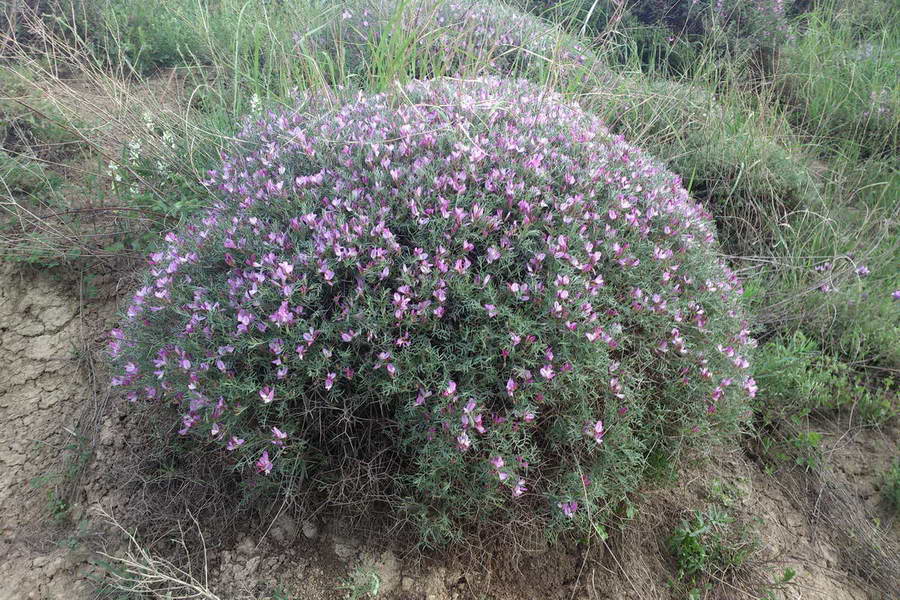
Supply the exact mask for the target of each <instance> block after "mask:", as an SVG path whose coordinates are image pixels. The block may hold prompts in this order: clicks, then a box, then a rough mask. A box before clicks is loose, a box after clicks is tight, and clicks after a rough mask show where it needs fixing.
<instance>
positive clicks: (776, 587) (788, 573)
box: [762, 567, 797, 600]
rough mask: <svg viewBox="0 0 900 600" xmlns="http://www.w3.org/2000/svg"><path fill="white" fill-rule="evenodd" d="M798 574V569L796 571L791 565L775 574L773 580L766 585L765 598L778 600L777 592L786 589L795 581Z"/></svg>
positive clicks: (766, 599) (764, 599)
mask: <svg viewBox="0 0 900 600" xmlns="http://www.w3.org/2000/svg"><path fill="white" fill-rule="evenodd" d="M796 576H797V571H795V570H794V569H792V568H791V567H785V569H784V571H782V572H781V573H778V574H777V575H775V577H773V578H772V582H771V583H769V584H768V585H766V586H765V588H764V589H763V590H762V592H763V596H762V598H763V600H777V596H776V595H775V592H776V591H783V590H786V589H787V588H788V587H789V586H790V585H791V583H792V582H793V581H794V578H795V577H796ZM782 597H783V598H786V597H787V595H784V596H782Z"/></svg>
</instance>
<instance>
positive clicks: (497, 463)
mask: <svg viewBox="0 0 900 600" xmlns="http://www.w3.org/2000/svg"><path fill="white" fill-rule="evenodd" d="M490 463H491V464H492V465H494V468H495V469H502V468H503V465H504V464H505V463H504V462H503V457H502V456H495V457H494V458H492V459H491V460H490Z"/></svg>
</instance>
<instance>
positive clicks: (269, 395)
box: [259, 385, 275, 404]
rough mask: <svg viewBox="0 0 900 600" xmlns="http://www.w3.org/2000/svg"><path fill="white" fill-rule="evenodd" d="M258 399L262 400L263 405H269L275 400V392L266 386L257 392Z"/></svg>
mask: <svg viewBox="0 0 900 600" xmlns="http://www.w3.org/2000/svg"><path fill="white" fill-rule="evenodd" d="M259 397H260V398H262V401H263V404H269V403H270V402H272V400H274V399H275V390H274V389H273V388H272V387H270V386H268V385H267V386H265V387H264V388H263V389H261V390H259Z"/></svg>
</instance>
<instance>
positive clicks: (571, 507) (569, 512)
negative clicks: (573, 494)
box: [556, 500, 578, 518]
mask: <svg viewBox="0 0 900 600" xmlns="http://www.w3.org/2000/svg"><path fill="white" fill-rule="evenodd" d="M556 505H557V506H558V507H559V508H560V510H562V512H563V514H564V515H565V516H566V517H567V518H572V517H573V516H574V515H575V512H576V511H577V510H578V503H577V502H575V501H574V500H572V501H571V502H558V503H557V504H556Z"/></svg>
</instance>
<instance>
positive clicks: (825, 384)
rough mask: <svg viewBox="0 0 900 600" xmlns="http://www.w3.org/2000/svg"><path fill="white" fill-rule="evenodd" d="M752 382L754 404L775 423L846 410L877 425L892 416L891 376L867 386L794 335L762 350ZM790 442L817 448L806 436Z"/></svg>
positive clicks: (894, 408)
mask: <svg viewBox="0 0 900 600" xmlns="http://www.w3.org/2000/svg"><path fill="white" fill-rule="evenodd" d="M757 377H758V379H759V381H760V382H761V385H762V386H763V387H764V389H765V393H764V394H762V395H761V396H760V402H761V403H763V404H764V405H765V406H767V407H769V408H768V410H772V411H776V413H777V415H778V416H777V417H775V418H782V417H786V416H790V417H791V418H793V419H795V420H802V419H803V418H805V417H806V416H807V415H809V414H810V412H811V411H827V410H849V409H852V410H854V411H855V413H856V414H858V415H859V416H860V417H861V418H862V419H863V420H864V421H865V422H868V423H873V424H880V423H884V422H886V421H888V420H890V419H892V418H893V417H894V416H896V415H897V411H898V407H897V405H896V399H895V398H894V397H893V396H894V391H893V390H894V387H895V385H894V381H893V379H892V378H891V377H885V378H883V379H881V380H876V381H875V382H873V383H868V382H866V381H865V380H864V379H863V378H862V377H861V376H860V375H859V374H857V373H854V372H853V370H852V369H851V368H850V366H849V365H847V364H846V363H844V362H841V361H840V360H838V359H836V358H834V357H830V356H828V355H827V354H824V353H822V352H821V351H820V350H819V348H818V345H817V344H816V342H815V340H813V339H811V338H808V337H807V336H806V335H804V334H803V333H802V332H799V331H798V332H796V333H795V334H794V335H793V336H792V337H790V338H788V339H783V340H775V341H772V342H769V343H768V344H766V346H765V347H763V349H762V350H761V352H760V355H759V361H758V363H757ZM795 441H796V445H797V447H798V448H800V447H803V448H812V447H815V446H817V445H818V439H817V437H816V436H814V435H812V434H809V435H804V436H803V438H802V439H797V440H795Z"/></svg>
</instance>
